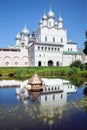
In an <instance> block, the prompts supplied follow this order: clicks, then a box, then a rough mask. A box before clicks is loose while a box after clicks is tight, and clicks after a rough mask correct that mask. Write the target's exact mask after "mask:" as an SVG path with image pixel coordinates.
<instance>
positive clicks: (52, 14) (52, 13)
mask: <svg viewBox="0 0 87 130" xmlns="http://www.w3.org/2000/svg"><path fill="white" fill-rule="evenodd" d="M47 16H48V18H53V19H54V18H55V14H54V12H53V11H52V10H51V9H50V10H49V12H48V14H47Z"/></svg>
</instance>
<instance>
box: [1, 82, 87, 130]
mask: <svg viewBox="0 0 87 130" xmlns="http://www.w3.org/2000/svg"><path fill="white" fill-rule="evenodd" d="M61 83H62V84H61ZM50 86H51V85H49V86H48V89H47V88H44V90H43V91H42V92H28V91H27V90H25V89H23V88H22V89H21V90H20V91H19V89H18V88H0V130H87V97H86V96H85V95H84V93H83V91H84V88H85V86H84V85H83V86H80V88H76V86H74V85H72V84H71V83H69V82H60V84H59V85H55V86H51V87H50Z"/></svg>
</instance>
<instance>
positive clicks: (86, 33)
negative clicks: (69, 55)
mask: <svg viewBox="0 0 87 130" xmlns="http://www.w3.org/2000/svg"><path fill="white" fill-rule="evenodd" d="M85 36H86V39H87V31H86V32H85ZM84 46H85V47H84V49H83V52H84V54H85V55H87V40H86V41H85V42H84Z"/></svg>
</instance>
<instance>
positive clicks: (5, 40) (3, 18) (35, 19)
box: [0, 0, 87, 48]
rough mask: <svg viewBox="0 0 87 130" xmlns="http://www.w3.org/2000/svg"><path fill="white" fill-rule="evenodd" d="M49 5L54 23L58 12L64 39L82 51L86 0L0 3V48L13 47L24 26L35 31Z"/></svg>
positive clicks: (86, 26)
mask: <svg viewBox="0 0 87 130" xmlns="http://www.w3.org/2000/svg"><path fill="white" fill-rule="evenodd" d="M50 1H51V5H52V10H53V11H54V13H55V16H56V20H58V17H59V13H60V12H61V16H62V18H63V21H64V27H65V28H66V29H67V34H68V39H69V40H70V39H71V40H72V41H73V42H75V43H77V45H78V48H83V47H84V44H83V43H84V41H85V40H86V39H85V31H86V30H87V0H0V47H7V46H8V45H14V44H15V36H16V34H17V32H18V31H21V30H22V28H23V27H24V25H25V23H26V24H27V26H28V28H29V30H30V32H31V31H32V30H34V31H36V30H37V28H38V23H39V21H40V19H41V18H42V16H43V14H44V8H45V13H46V14H47V12H48V11H49V8H50Z"/></svg>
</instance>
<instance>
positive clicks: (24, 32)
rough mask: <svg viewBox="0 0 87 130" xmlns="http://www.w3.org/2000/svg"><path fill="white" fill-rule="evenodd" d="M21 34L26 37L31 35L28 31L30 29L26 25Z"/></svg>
mask: <svg viewBox="0 0 87 130" xmlns="http://www.w3.org/2000/svg"><path fill="white" fill-rule="evenodd" d="M21 33H23V34H26V35H29V30H28V28H27V27H26V25H25V27H24V28H23V29H22V31H21Z"/></svg>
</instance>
